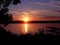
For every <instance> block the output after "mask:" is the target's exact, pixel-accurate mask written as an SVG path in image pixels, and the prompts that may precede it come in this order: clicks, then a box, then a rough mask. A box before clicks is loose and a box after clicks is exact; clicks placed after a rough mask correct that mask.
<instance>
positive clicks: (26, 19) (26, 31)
mask: <svg viewBox="0 0 60 45" xmlns="http://www.w3.org/2000/svg"><path fill="white" fill-rule="evenodd" d="M23 21H24V22H25V24H24V28H25V31H24V32H25V33H28V24H27V22H28V21H29V18H28V17H25V18H23Z"/></svg>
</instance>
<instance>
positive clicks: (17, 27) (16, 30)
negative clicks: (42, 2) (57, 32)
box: [5, 23, 60, 35]
mask: <svg viewBox="0 0 60 45" xmlns="http://www.w3.org/2000/svg"><path fill="white" fill-rule="evenodd" d="M46 27H56V28H60V24H58V23H54V24H53V23H52V24H49V23H47V24H42V23H41V24H40V23H39V24H9V25H8V26H6V27H5V29H6V31H10V32H11V33H12V34H17V35H20V34H27V33H31V34H35V33H38V32H39V30H42V29H44V30H47V28H46Z"/></svg>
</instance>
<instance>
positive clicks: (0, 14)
mask: <svg viewBox="0 0 60 45" xmlns="http://www.w3.org/2000/svg"><path fill="white" fill-rule="evenodd" d="M18 3H21V1H20V0H0V22H1V23H2V24H4V26H7V25H8V24H9V22H10V21H12V19H13V16H12V14H9V13H8V11H9V9H8V6H9V5H10V4H13V5H17V4H18Z"/></svg>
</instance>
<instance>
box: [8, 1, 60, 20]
mask: <svg viewBox="0 0 60 45" xmlns="http://www.w3.org/2000/svg"><path fill="white" fill-rule="evenodd" d="M9 9H10V11H9V12H10V13H12V14H13V17H14V20H22V18H24V17H29V18H30V19H31V20H46V19H48V18H49V17H52V18H49V19H51V20H52V19H57V20H58V19H60V18H59V17H60V0H21V4H18V5H12V4H11V5H10V6H9ZM45 17H48V18H46V19H45ZM53 17H54V18H53Z"/></svg>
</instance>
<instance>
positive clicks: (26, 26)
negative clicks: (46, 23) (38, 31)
mask: <svg viewBox="0 0 60 45" xmlns="http://www.w3.org/2000/svg"><path fill="white" fill-rule="evenodd" d="M25 32H26V33H27V32H28V24H25Z"/></svg>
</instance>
